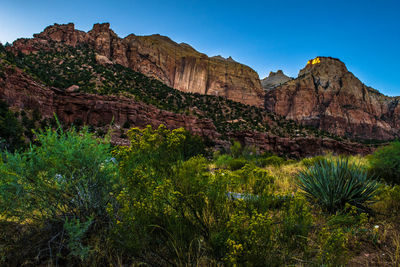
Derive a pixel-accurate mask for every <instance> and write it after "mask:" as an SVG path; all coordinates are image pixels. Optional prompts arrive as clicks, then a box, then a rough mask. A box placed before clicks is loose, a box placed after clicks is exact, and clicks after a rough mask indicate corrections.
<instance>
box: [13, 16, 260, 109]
mask: <svg viewBox="0 0 400 267" xmlns="http://www.w3.org/2000/svg"><path fill="white" fill-rule="evenodd" d="M109 27H110V25H109V24H108V23H104V24H95V25H94V26H93V29H92V30H91V31H89V32H87V33H85V32H83V31H79V30H75V27H74V24H72V23H70V24H67V25H58V24H55V25H53V26H49V27H47V28H46V29H45V30H44V31H43V32H42V33H40V34H35V35H34V38H33V39H19V40H17V41H15V42H14V44H13V48H14V49H15V51H21V52H22V53H32V52H33V53H34V52H36V51H39V50H46V49H51V45H50V44H49V42H51V41H55V42H64V43H66V44H68V45H71V46H76V45H77V44H80V43H81V44H82V43H83V44H89V45H90V46H92V47H93V48H94V49H95V50H96V51H97V53H99V54H100V55H101V56H102V58H99V61H101V62H99V63H104V62H107V60H108V62H113V63H118V64H121V65H123V66H125V67H130V68H132V69H133V70H135V71H138V72H141V73H143V74H145V75H147V76H150V77H152V78H156V79H159V80H160V81H162V82H163V83H165V84H166V85H168V86H171V87H173V88H175V89H178V90H181V91H184V92H193V93H200V94H209V95H218V96H223V97H226V98H228V99H231V100H234V101H237V102H241V103H244V104H249V105H254V106H263V103H264V91H263V89H262V87H261V83H260V79H259V77H258V75H257V73H256V72H255V71H254V70H253V69H251V68H249V67H248V66H245V65H242V64H240V63H237V62H235V61H233V60H230V59H224V58H222V57H208V56H207V55H205V54H202V53H199V52H197V51H196V50H195V49H193V48H192V47H191V46H189V45H187V44H184V43H181V44H178V43H176V42H174V41H172V40H171V39H169V38H168V37H165V36H161V35H157V34H156V35H150V36H136V35H133V34H131V35H129V36H127V37H125V38H123V39H122V38H119V37H118V36H117V35H116V34H115V33H114V31H112V30H111V29H110V28H109ZM104 57H105V58H104Z"/></svg>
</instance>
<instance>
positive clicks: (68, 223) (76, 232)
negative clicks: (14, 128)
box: [0, 129, 118, 265]
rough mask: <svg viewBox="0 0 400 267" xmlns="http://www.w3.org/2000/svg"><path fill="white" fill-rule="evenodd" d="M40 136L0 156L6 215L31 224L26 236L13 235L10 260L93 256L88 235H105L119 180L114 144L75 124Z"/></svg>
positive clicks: (0, 197) (0, 205) (0, 196)
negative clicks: (78, 129)
mask: <svg viewBox="0 0 400 267" xmlns="http://www.w3.org/2000/svg"><path fill="white" fill-rule="evenodd" d="M36 138H37V144H34V145H32V146H31V147H30V149H28V150H27V151H26V152H23V153H15V154H10V153H6V154H5V160H4V161H3V162H0V176H1V180H0V210H1V211H2V212H1V215H2V216H4V217H5V218H7V219H9V220H10V221H12V222H15V223H21V224H22V225H25V226H24V228H25V230H24V231H23V234H22V235H21V236H19V237H18V238H16V240H15V239H11V240H8V242H9V244H8V249H9V250H10V251H9V252H8V257H7V258H6V259H5V262H8V264H11V265H14V264H16V263H13V260H15V261H16V262H18V261H21V260H23V259H24V260H30V261H33V262H37V263H40V262H42V261H48V264H57V262H60V261H63V260H66V259H69V260H71V262H74V261H75V260H78V261H80V260H81V259H84V258H85V259H87V258H88V256H89V255H88V253H89V252H88V251H89V249H88V248H87V247H86V246H84V245H83V243H81V242H83V236H84V235H89V236H90V234H91V233H93V232H94V231H95V232H96V235H97V236H98V237H99V238H101V233H102V232H101V229H102V228H103V226H104V225H107V223H108V222H109V216H108V213H107V211H106V206H107V205H108V204H109V203H111V202H112V193H111V192H112V190H113V189H114V187H115V186H117V184H116V183H115V182H116V179H117V177H118V169H117V168H116V166H115V164H114V163H113V161H112V160H111V154H110V152H111V151H110V145H109V144H108V143H107V142H103V141H99V140H96V139H94V138H93V136H92V135H91V134H89V133H87V132H86V131H83V132H80V133H78V132H76V131H74V130H73V129H72V130H69V131H67V132H63V131H62V130H61V129H58V130H57V131H52V130H50V129H48V130H46V131H44V132H41V133H38V134H37V135H36ZM82 253H83V254H82ZM83 256H84V257H83Z"/></svg>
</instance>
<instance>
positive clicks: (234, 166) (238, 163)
mask: <svg viewBox="0 0 400 267" xmlns="http://www.w3.org/2000/svg"><path fill="white" fill-rule="evenodd" d="M246 163H247V160H246V159H242V158H240V159H238V158H234V159H232V160H230V161H229V162H228V167H229V169H230V170H231V171H236V170H239V169H241V168H243V167H244V165H246Z"/></svg>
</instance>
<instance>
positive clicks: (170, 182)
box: [0, 111, 400, 266]
mask: <svg viewBox="0 0 400 267" xmlns="http://www.w3.org/2000/svg"><path fill="white" fill-rule="evenodd" d="M8 112H11V111H8ZM2 114H3V113H2ZM7 114H8V113H7V112H6V115H4V114H3V115H2V116H3V117H4V116H6V117H7V116H10V115H7ZM16 125H17V126H15V128H16V129H18V131H17V132H21V131H22V130H21V126H18V124H16ZM42 129H43V130H40V129H37V130H34V131H33V135H34V141H33V142H32V143H30V145H29V146H27V145H25V146H20V147H19V149H9V147H8V146H2V152H1V161H0V212H1V213H0V224H1V227H0V263H1V265H10V266H20V265H50V266H53V265H56V266H57V265H82V266H87V265H96V266H97V265H100V266H102V265H112V266H136V265H150V266H169V265H172V266H192V265H196V266H198V265H200V266H214V265H219V266H231V265H236V266H266V265H267V266H344V265H347V264H350V265H351V264H352V265H358V266H360V265H361V266H368V264H370V265H390V266H396V265H398V264H400V260H399V259H400V255H399V251H400V250H399V248H400V247H399V246H400V245H399V244H400V232H399V230H398V229H399V223H398V222H399V221H398V218H399V215H400V204H399V203H400V187H399V185H398V180H397V176H396V173H397V172H398V169H396V168H397V166H400V162H399V161H398V157H394V156H393V155H397V154H396V153H399V148H398V144H397V143H393V144H391V145H389V146H388V147H384V148H382V149H380V150H377V151H376V152H375V153H374V154H373V155H370V156H367V157H360V156H347V157H345V156H334V155H330V154H327V155H321V156H318V157H314V158H305V159H301V160H292V159H286V158H284V157H278V156H276V155H273V154H272V153H269V152H264V153H259V152H258V151H257V148H255V147H242V145H241V144H240V143H239V142H234V141H233V142H232V145H231V147H230V149H229V150H227V151H225V152H220V151H211V150H210V149H209V148H206V147H205V146H204V145H203V144H202V140H201V139H200V138H198V137H196V136H192V135H190V134H189V133H188V132H187V131H186V130H184V129H182V128H180V129H175V130H168V129H167V128H166V127H165V126H163V125H161V126H160V127H159V128H157V129H152V128H151V127H147V128H145V129H138V128H131V129H130V130H129V131H128V134H127V136H128V138H129V140H130V146H128V147H114V146H112V145H110V143H109V139H108V134H105V137H104V138H98V137H95V136H94V135H93V134H92V133H90V132H89V131H88V128H86V127H83V128H82V129H81V130H76V129H74V128H73V127H72V128H69V129H65V128H63V127H62V126H61V125H60V124H57V123H56V124H55V126H53V127H47V126H44V127H42ZM0 134H1V136H0V137H1V138H2V140H8V139H7V138H9V136H10V135H9V133H7V132H5V133H3V132H0ZM15 136H18V135H15ZM26 142H27V141H26ZM396 160H397V161H396ZM388 161H389V162H388ZM384 164H388V165H387V166H390V167H391V168H390V170H388V168H383V169H382V168H379V167H381V166H385V165H384Z"/></svg>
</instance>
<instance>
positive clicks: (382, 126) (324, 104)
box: [265, 57, 400, 140]
mask: <svg viewBox="0 0 400 267" xmlns="http://www.w3.org/2000/svg"><path fill="white" fill-rule="evenodd" d="M394 100H395V98H390V97H386V96H384V95H382V94H380V93H379V92H377V91H376V90H374V89H372V88H370V87H367V86H365V85H364V84H363V83H362V82H361V81H360V80H359V79H357V77H355V76H354V75H353V74H352V73H351V72H349V71H348V70H347V68H346V66H345V64H344V63H343V62H341V61H340V60H339V59H335V58H331V57H316V58H314V59H312V60H309V61H308V62H307V65H306V66H305V67H304V68H303V69H302V70H301V71H300V73H299V76H298V77H297V78H296V79H294V80H292V81H289V82H287V83H285V84H282V85H279V86H276V87H275V88H273V89H272V90H269V91H266V99H265V108H266V109H267V110H269V111H272V112H275V113H277V114H280V115H282V116H284V117H286V118H287V119H292V120H295V121H297V122H300V123H302V124H306V125H311V126H314V127H315V128H319V129H321V130H324V131H328V132H331V133H333V134H336V135H340V136H346V137H352V138H360V139H380V140H390V139H395V138H398V137H399V136H400V131H399V126H400V105H398V102H396V101H394Z"/></svg>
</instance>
